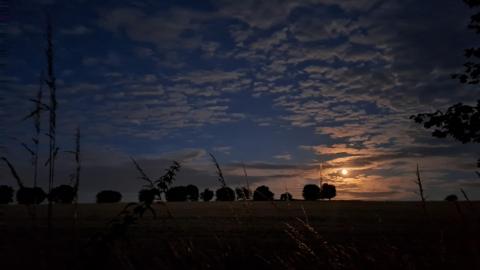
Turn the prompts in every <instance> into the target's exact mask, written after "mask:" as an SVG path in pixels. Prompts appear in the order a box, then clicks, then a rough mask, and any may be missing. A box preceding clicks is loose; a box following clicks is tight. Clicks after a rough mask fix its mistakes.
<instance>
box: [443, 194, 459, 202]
mask: <svg viewBox="0 0 480 270" xmlns="http://www.w3.org/2000/svg"><path fill="white" fill-rule="evenodd" d="M445 201H447V202H456V201H458V197H457V195H455V194H450V195H448V196H447V197H445Z"/></svg>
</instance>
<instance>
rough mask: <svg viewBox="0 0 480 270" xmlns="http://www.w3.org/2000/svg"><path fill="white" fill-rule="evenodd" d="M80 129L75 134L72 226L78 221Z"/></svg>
mask: <svg viewBox="0 0 480 270" xmlns="http://www.w3.org/2000/svg"><path fill="white" fill-rule="evenodd" d="M80 136H81V135H80V128H77V131H76V133H75V152H74V153H75V164H76V168H75V184H74V185H73V190H74V192H75V197H74V202H73V203H74V207H73V222H74V226H75V225H76V224H77V220H78V190H79V188H80V171H81V169H82V163H81V160H80Z"/></svg>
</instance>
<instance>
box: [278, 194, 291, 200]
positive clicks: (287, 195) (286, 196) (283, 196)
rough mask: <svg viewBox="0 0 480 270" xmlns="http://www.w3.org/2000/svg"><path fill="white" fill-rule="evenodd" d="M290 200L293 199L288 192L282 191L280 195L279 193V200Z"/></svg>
mask: <svg viewBox="0 0 480 270" xmlns="http://www.w3.org/2000/svg"><path fill="white" fill-rule="evenodd" d="M291 200H293V196H292V194H290V193H289V192H285V193H282V195H280V201H291Z"/></svg>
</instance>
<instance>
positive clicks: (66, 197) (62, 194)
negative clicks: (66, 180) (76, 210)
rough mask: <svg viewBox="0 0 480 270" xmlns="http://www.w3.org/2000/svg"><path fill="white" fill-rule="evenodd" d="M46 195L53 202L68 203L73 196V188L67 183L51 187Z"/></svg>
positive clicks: (71, 200)
mask: <svg viewBox="0 0 480 270" xmlns="http://www.w3.org/2000/svg"><path fill="white" fill-rule="evenodd" d="M47 197H48V199H49V200H50V201H52V202H54V203H65V204H69V203H72V202H73V199H74V198H75V189H74V188H73V187H71V186H68V185H61V186H58V187H55V188H53V189H52V191H50V193H49V194H48V196H47Z"/></svg>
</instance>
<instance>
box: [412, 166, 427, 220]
mask: <svg viewBox="0 0 480 270" xmlns="http://www.w3.org/2000/svg"><path fill="white" fill-rule="evenodd" d="M416 175H417V179H416V180H415V181H414V182H415V183H416V184H417V187H418V192H417V194H418V195H419V196H420V200H421V202H422V208H423V211H424V213H425V215H427V204H426V200H425V193H424V190H423V183H422V178H421V177H420V169H419V167H418V163H417V170H416Z"/></svg>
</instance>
